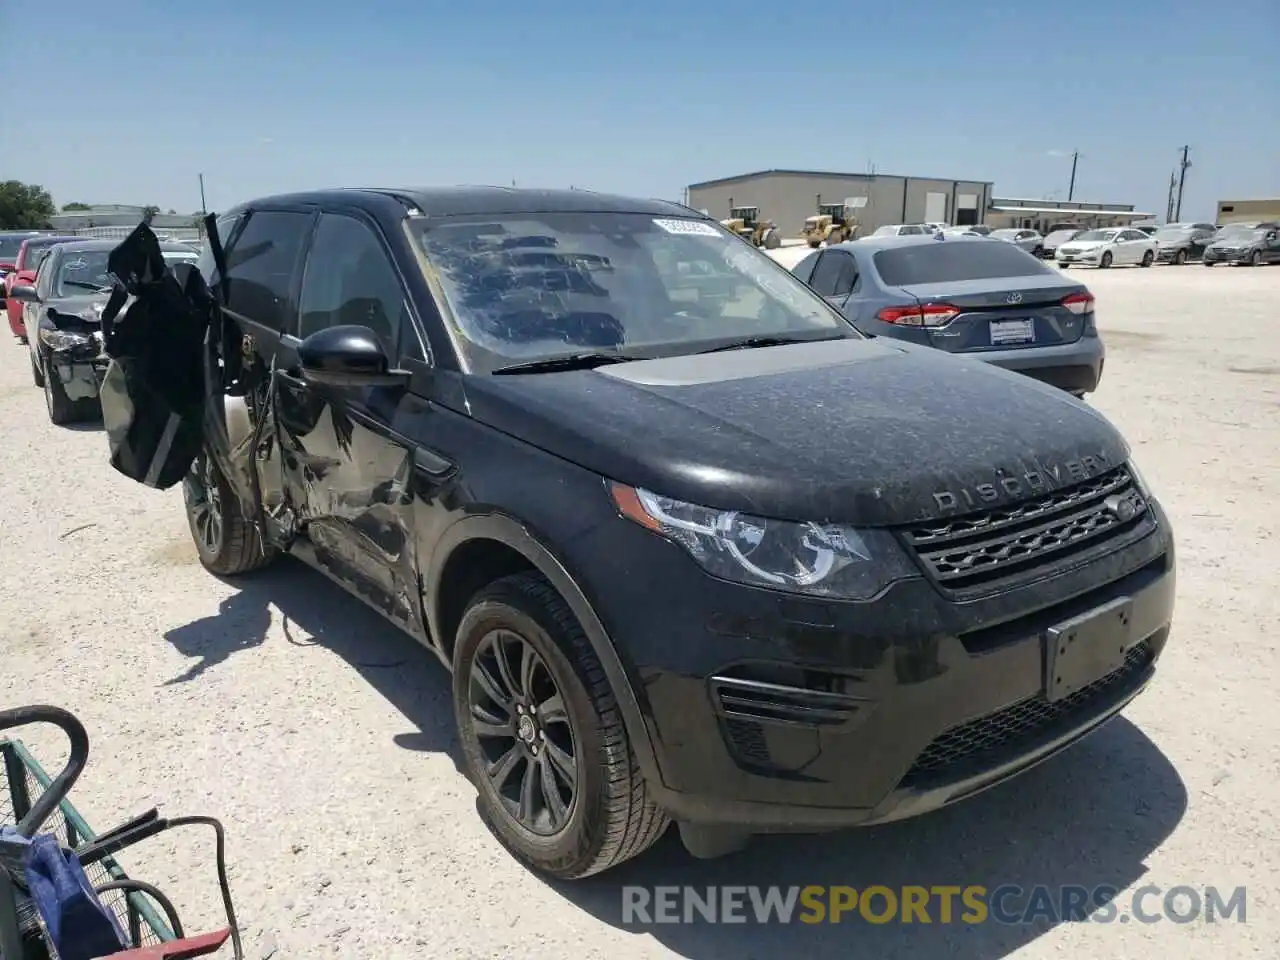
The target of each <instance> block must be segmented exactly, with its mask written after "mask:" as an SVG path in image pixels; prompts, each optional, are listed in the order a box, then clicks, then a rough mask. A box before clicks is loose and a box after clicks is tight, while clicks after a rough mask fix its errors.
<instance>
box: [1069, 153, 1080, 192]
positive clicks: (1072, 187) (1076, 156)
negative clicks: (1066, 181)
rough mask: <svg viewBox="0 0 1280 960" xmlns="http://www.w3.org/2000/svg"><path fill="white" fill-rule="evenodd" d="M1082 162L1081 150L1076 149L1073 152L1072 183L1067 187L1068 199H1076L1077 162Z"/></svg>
mask: <svg viewBox="0 0 1280 960" xmlns="http://www.w3.org/2000/svg"><path fill="white" fill-rule="evenodd" d="M1079 162H1080V151H1079V150H1074V151H1072V153H1071V185H1070V186H1068V187H1067V200H1073V199H1075V195H1076V164H1077V163H1079Z"/></svg>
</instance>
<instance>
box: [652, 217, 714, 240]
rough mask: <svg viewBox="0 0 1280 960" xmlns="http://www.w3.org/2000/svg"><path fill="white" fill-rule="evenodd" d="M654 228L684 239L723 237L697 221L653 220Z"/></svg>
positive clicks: (712, 228)
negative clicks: (681, 236) (684, 237)
mask: <svg viewBox="0 0 1280 960" xmlns="http://www.w3.org/2000/svg"><path fill="white" fill-rule="evenodd" d="M653 223H654V226H656V227H658V228H659V229H661V230H665V231H667V233H675V234H681V235H683V236H686V237H719V236H723V234H721V233H720V231H719V230H717V229H716V228H715V227H713V226H712V225H711V224H709V223H700V222H699V221H697V220H654V221H653Z"/></svg>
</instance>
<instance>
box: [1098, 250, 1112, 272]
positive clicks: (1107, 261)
mask: <svg viewBox="0 0 1280 960" xmlns="http://www.w3.org/2000/svg"><path fill="white" fill-rule="evenodd" d="M1113 259H1114V258H1113V257H1112V256H1111V251H1110V250H1108V251H1107V252H1106V253H1104V254H1103V255H1102V259H1101V260H1099V261H1098V266H1099V267H1101V268H1102V269H1103V270H1105V269H1107V267H1109V266H1111V262H1112V260H1113Z"/></svg>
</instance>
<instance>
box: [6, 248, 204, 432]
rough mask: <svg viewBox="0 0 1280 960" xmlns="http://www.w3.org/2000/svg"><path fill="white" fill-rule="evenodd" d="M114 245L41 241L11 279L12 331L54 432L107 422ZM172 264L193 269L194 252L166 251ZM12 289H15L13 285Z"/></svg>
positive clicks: (21, 258)
mask: <svg viewBox="0 0 1280 960" xmlns="http://www.w3.org/2000/svg"><path fill="white" fill-rule="evenodd" d="M116 244H117V241H115V240H95V239H86V238H83V237H74V236H73V237H65V236H55V235H35V236H31V237H29V238H27V239H25V240H24V241H23V242H22V243H21V245H20V247H19V249H18V250H17V251H16V256H15V260H14V267H15V269H14V270H13V271H12V273H11V274H10V276H9V277H6V285H5V307H6V310H7V311H8V319H9V328H10V330H11V331H12V332H13V334H14V336H16V337H17V338H18V339H19V340H20V341H22V342H23V343H26V344H27V347H28V350H29V351H30V354H31V379H32V382H33V383H34V384H35V385H36V386H37V387H41V388H43V390H44V396H45V406H46V409H47V411H48V414H49V419H50V420H51V421H52V422H54V423H56V424H69V423H76V422H79V421H84V420H92V419H95V418H96V417H98V416H100V415H101V407H100V404H99V399H98V390H99V387H100V386H101V384H102V378H103V376H104V375H105V373H106V369H107V357H106V355H105V354H104V353H103V349H102V347H103V343H102V330H101V323H100V318H101V316H102V310H103V307H104V306H105V305H106V302H107V299H108V297H109V296H110V293H111V288H112V279H111V276H110V275H109V273H108V271H107V255H108V254H109V253H110V252H111V251H112V249H114V248H115V246H116ZM161 251H162V254H163V256H164V259H165V260H166V261H167V262H169V263H177V262H181V261H187V262H191V263H194V262H195V261H196V260H197V258H198V257H199V256H200V251H199V250H198V249H196V248H195V247H194V246H192V245H191V244H187V243H180V242H169V243H164V244H162V245H161ZM10 280H11V281H12V283H9V282H8V281H10Z"/></svg>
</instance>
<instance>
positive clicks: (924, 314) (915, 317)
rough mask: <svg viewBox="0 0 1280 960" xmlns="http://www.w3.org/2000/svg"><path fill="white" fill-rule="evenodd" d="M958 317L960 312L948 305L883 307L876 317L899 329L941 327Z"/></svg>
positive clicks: (925, 304) (927, 304) (926, 304)
mask: <svg viewBox="0 0 1280 960" xmlns="http://www.w3.org/2000/svg"><path fill="white" fill-rule="evenodd" d="M959 315H960V311H959V310H958V309H956V308H955V307H953V306H951V304H949V303H920V304H915V305H913V306H906V305H903V306H897V307H885V308H883V309H882V310H881V311H880V312H879V313H877V314H876V317H877V318H879V319H880V320H883V321H884V322H885V323H892V324H895V325H897V326H900V327H942V326H946V325H947V324H948V323H950V322H951V321H952V320H954V319H955V318H956V317H958V316H959Z"/></svg>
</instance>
